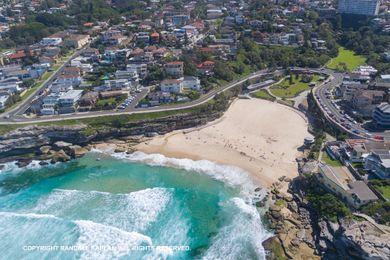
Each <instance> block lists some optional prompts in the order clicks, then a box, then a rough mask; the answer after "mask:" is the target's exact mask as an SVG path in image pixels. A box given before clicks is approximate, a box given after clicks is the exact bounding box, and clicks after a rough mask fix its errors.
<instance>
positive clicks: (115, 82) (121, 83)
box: [104, 79, 135, 90]
mask: <svg viewBox="0 0 390 260" xmlns="http://www.w3.org/2000/svg"><path fill="white" fill-rule="evenodd" d="M104 85H105V87H106V89H107V90H123V89H129V88H130V87H132V86H134V85H135V84H133V83H132V82H131V81H129V80H128V79H112V80H105V81H104Z"/></svg>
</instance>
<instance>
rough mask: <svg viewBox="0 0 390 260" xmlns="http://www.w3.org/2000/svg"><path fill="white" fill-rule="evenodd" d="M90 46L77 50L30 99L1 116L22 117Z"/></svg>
mask: <svg viewBox="0 0 390 260" xmlns="http://www.w3.org/2000/svg"><path fill="white" fill-rule="evenodd" d="M87 46H89V44H87V45H86V46H84V47H83V48H82V49H80V50H77V51H76V52H75V53H73V54H72V55H71V56H70V57H69V58H68V59H67V60H66V61H65V62H64V63H63V64H62V65H61V67H59V68H58V69H57V70H56V71H55V72H54V73H53V74H52V75H50V77H49V78H48V79H46V80H45V81H44V82H43V83H42V84H41V86H40V87H39V88H37V89H36V90H35V91H34V92H33V93H32V94H31V95H30V96H29V97H28V98H26V99H25V100H23V101H22V102H21V103H20V104H18V105H17V106H16V107H14V108H13V109H11V110H9V111H7V112H4V113H3V114H1V116H2V117H9V118H14V117H16V116H18V115H22V114H24V113H25V112H26V110H27V109H28V108H29V107H30V105H31V104H32V102H33V101H34V99H35V98H36V96H37V95H39V93H40V92H41V90H43V89H45V88H47V87H48V86H49V85H50V84H51V83H53V81H54V80H55V79H56V78H57V77H58V76H59V75H61V74H62V71H63V70H64V68H65V66H66V65H67V64H68V63H69V62H70V60H72V59H73V58H75V57H77V56H79V55H80V53H81V52H82V51H83V50H84V49H85V48H86V47H87Z"/></svg>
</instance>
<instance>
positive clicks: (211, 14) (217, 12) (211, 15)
mask: <svg viewBox="0 0 390 260" xmlns="http://www.w3.org/2000/svg"><path fill="white" fill-rule="evenodd" d="M206 15H207V19H210V20H213V19H217V18H219V17H221V16H222V15H223V12H222V10H221V9H217V8H215V9H207V12H206Z"/></svg>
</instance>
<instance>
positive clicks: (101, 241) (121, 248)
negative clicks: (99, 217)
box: [74, 220, 152, 259]
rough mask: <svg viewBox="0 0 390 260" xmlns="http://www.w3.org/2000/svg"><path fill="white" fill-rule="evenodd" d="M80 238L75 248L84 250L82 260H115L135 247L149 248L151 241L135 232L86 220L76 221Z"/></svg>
mask: <svg viewBox="0 0 390 260" xmlns="http://www.w3.org/2000/svg"><path fill="white" fill-rule="evenodd" d="M74 223H76V224H77V226H78V227H79V230H80V236H79V239H78V240H77V243H76V246H77V247H80V248H86V249H87V250H85V251H83V252H82V259H117V258H119V257H121V256H125V255H128V254H129V253H131V251H132V250H134V247H136V246H151V245H152V239H151V238H150V237H148V236H146V235H143V234H140V233H137V232H127V231H124V230H121V229H119V228H116V227H112V226H107V225H103V224H99V223H95V222H92V221H87V220H76V221H74Z"/></svg>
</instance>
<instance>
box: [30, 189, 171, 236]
mask: <svg viewBox="0 0 390 260" xmlns="http://www.w3.org/2000/svg"><path fill="white" fill-rule="evenodd" d="M172 191H173V190H172V189H169V188H152V189H144V190H139V191H134V192H130V193H127V194H122V193H120V194H116V193H109V192H101V191H80V190H65V189H54V190H53V191H52V192H51V193H50V194H48V195H47V196H45V197H42V198H41V199H39V200H38V202H37V203H36V206H35V207H34V208H33V209H32V211H33V212H37V213H41V214H45V213H46V212H50V213H52V214H55V215H57V216H69V214H72V213H71V212H73V210H74V209H75V208H77V209H80V210H85V211H89V210H92V208H91V209H89V208H90V207H96V208H94V209H93V210H94V214H93V215H92V216H91V219H90V220H93V221H96V222H99V223H103V224H107V225H112V226H115V227H117V228H121V229H124V230H131V231H139V232H142V231H144V230H146V229H147V228H148V227H149V226H150V225H151V224H153V223H154V222H155V221H156V219H157V218H158V216H159V214H160V213H161V212H162V211H164V210H165V208H166V207H167V205H168V203H169V202H170V200H171V199H172ZM129 213H131V214H129Z"/></svg>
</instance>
